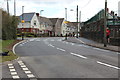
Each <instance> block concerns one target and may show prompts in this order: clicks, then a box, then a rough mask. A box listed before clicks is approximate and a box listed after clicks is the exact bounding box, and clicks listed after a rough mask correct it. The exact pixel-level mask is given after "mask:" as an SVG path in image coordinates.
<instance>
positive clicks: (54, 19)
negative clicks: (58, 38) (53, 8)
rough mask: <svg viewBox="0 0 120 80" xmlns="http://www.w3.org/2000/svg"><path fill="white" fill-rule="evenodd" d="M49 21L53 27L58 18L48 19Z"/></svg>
mask: <svg viewBox="0 0 120 80" xmlns="http://www.w3.org/2000/svg"><path fill="white" fill-rule="evenodd" d="M49 20H50V21H51V22H52V24H53V25H55V24H56V22H57V20H58V18H49Z"/></svg>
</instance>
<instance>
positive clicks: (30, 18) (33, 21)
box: [18, 12, 40, 34]
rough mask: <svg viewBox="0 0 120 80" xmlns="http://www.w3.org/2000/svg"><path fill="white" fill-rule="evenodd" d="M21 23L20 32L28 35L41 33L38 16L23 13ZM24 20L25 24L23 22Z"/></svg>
mask: <svg viewBox="0 0 120 80" xmlns="http://www.w3.org/2000/svg"><path fill="white" fill-rule="evenodd" d="M19 18H20V23H19V25H18V30H19V31H21V32H24V33H25V32H26V33H29V32H30V33H35V34H36V33H39V27H40V24H39V21H38V18H37V14H36V13H35V12H33V13H23V14H22V15H21V16H20V17H19ZM22 20H24V23H22V22H21V21H22Z"/></svg>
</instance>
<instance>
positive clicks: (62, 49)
mask: <svg viewBox="0 0 120 80" xmlns="http://www.w3.org/2000/svg"><path fill="white" fill-rule="evenodd" d="M57 49H58V50H61V51H64V52H65V50H64V49H61V48H57Z"/></svg>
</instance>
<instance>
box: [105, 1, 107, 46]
mask: <svg viewBox="0 0 120 80" xmlns="http://www.w3.org/2000/svg"><path fill="white" fill-rule="evenodd" d="M106 28H107V0H105V12H104V47H107V36H106Z"/></svg>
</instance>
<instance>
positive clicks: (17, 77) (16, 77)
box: [12, 75, 20, 79]
mask: <svg viewBox="0 0 120 80" xmlns="http://www.w3.org/2000/svg"><path fill="white" fill-rule="evenodd" d="M12 77H13V79H19V78H20V77H19V76H17V75H16V76H12Z"/></svg>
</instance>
